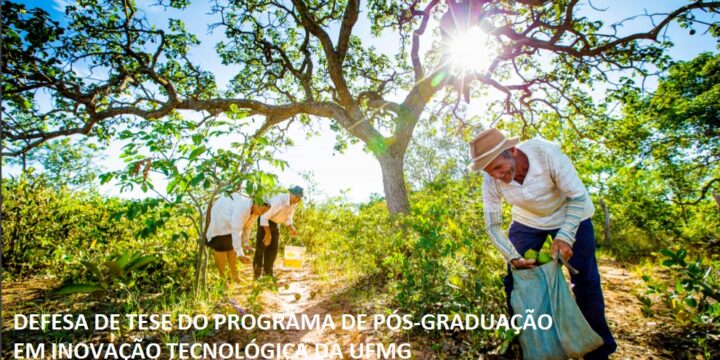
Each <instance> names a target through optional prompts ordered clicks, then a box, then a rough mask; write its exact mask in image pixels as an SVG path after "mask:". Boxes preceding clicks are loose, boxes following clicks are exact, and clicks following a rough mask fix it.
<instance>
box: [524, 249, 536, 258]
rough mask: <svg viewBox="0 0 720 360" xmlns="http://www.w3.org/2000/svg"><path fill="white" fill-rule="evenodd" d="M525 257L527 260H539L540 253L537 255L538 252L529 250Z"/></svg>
mask: <svg viewBox="0 0 720 360" xmlns="http://www.w3.org/2000/svg"><path fill="white" fill-rule="evenodd" d="M523 257H524V258H525V259H526V260H537V257H538V253H537V251H535V250H533V249H530V250H528V251H526V252H525V255H523Z"/></svg>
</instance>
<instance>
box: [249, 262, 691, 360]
mask: <svg viewBox="0 0 720 360" xmlns="http://www.w3.org/2000/svg"><path fill="white" fill-rule="evenodd" d="M600 273H601V277H602V284H603V291H604V294H605V301H606V316H607V319H608V322H609V325H610V328H611V329H612V331H613V334H614V335H615V338H616V341H617V343H618V349H617V352H616V353H615V354H614V355H613V356H612V359H677V358H680V357H681V356H679V355H680V354H682V355H683V356H682V358H687V355H686V353H685V352H684V351H685V350H687V349H683V347H688V346H690V343H691V342H690V341H689V339H683V338H682V337H683V336H684V335H682V334H681V333H679V330H678V329H676V328H673V327H672V325H671V324H672V323H673V321H672V319H670V318H667V317H662V316H659V315H657V314H655V315H654V317H650V318H648V317H645V316H643V312H642V304H641V303H640V301H639V300H638V298H637V296H636V294H639V293H641V292H642V291H643V289H644V288H645V284H644V283H643V281H642V279H640V278H639V277H638V276H637V275H636V274H634V273H632V272H630V271H629V270H628V269H627V268H626V267H625V266H623V265H622V264H621V263H619V262H617V261H614V260H611V259H601V260H600ZM278 274H279V277H280V278H281V279H283V282H284V283H286V284H287V285H288V288H287V289H284V288H283V287H282V286H281V290H280V291H279V292H278V293H266V295H265V298H264V303H265V304H266V309H267V312H274V313H279V314H285V315H288V314H293V313H298V314H302V313H304V314H308V315H314V314H320V315H324V314H332V315H333V318H334V319H336V321H337V323H339V321H340V314H341V313H343V312H356V313H357V312H363V309H349V308H347V307H346V305H348V304H344V303H345V302H346V301H344V300H343V299H347V291H348V289H340V290H339V291H338V290H336V291H329V290H327V289H326V291H325V293H322V294H320V293H319V292H316V290H317V289H321V288H322V285H321V284H320V283H319V282H318V279H317V277H316V276H315V275H314V274H312V273H311V272H309V270H307V269H304V270H284V269H282V268H280V269H279V272H278ZM314 289H315V290H314ZM296 294H298V295H299V299H300V300H295V297H296ZM319 295H320V296H319ZM367 306H368V308H367V309H365V310H367V311H369V310H370V307H372V305H371V304H368V305H367ZM383 336H384V335H383V334H378V333H370V332H367V331H366V332H358V331H354V332H349V331H339V330H334V331H322V330H313V331H307V332H301V331H283V332H274V333H272V332H268V333H262V334H261V336H260V338H259V341H265V342H295V343H300V342H302V343H305V344H306V345H313V344H315V343H331V342H336V343H340V344H349V343H358V342H373V341H382V338H383ZM413 353H414V355H415V357H416V358H426V356H427V358H431V357H430V355H428V354H425V353H424V352H422V351H421V350H416V347H413ZM291 358H292V357H291ZM319 358H322V357H319ZM698 359H702V357H698Z"/></svg>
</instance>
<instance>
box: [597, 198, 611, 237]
mask: <svg viewBox="0 0 720 360" xmlns="http://www.w3.org/2000/svg"><path fill="white" fill-rule="evenodd" d="M598 203H599V204H600V207H601V208H602V210H603V214H604V219H603V233H604V236H605V239H604V240H605V241H603V242H604V243H605V245H610V210H609V209H608V207H607V205H606V204H605V201H603V199H600V200H599V201H598Z"/></svg>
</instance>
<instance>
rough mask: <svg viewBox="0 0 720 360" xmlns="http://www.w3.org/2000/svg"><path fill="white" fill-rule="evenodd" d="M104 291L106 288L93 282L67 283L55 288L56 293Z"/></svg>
mask: <svg viewBox="0 0 720 360" xmlns="http://www.w3.org/2000/svg"><path fill="white" fill-rule="evenodd" d="M100 292H102V293H105V292H107V290H106V289H105V288H103V287H101V286H99V285H95V284H67V285H65V286H63V287H61V288H60V289H57V290H55V294H57V295H70V294H89V293H100Z"/></svg>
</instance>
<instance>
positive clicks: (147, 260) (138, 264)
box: [125, 255, 157, 272]
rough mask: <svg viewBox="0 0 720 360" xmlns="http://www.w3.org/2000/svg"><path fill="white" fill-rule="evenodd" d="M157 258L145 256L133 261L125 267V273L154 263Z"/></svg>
mask: <svg viewBox="0 0 720 360" xmlns="http://www.w3.org/2000/svg"><path fill="white" fill-rule="evenodd" d="M156 259H157V258H156V257H155V256H154V255H146V256H141V257H139V258H137V259H135V260H133V261H131V262H130V263H129V264H127V266H126V267H125V271H127V272H131V271H133V270H136V269H139V268H141V267H143V266H145V265H147V264H149V263H151V262H153V261H155V260H156Z"/></svg>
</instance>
